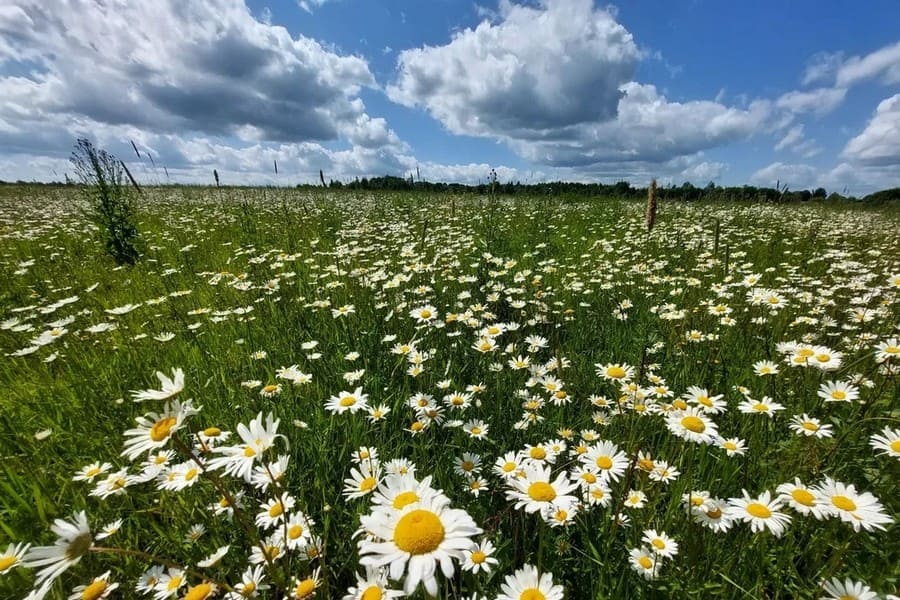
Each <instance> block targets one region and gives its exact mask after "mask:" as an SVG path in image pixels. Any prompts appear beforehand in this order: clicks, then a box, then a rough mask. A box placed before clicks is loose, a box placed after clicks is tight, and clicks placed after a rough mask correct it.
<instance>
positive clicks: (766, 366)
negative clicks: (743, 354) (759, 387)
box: [753, 360, 778, 377]
mask: <svg viewBox="0 0 900 600" xmlns="http://www.w3.org/2000/svg"><path fill="white" fill-rule="evenodd" d="M753 372H754V373H756V374H757V375H759V376H761V377H765V376H766V375H777V374H778V365H777V364H775V363H773V362H772V361H771V360H760V361H757V362H755V363H753Z"/></svg>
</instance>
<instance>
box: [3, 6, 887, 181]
mask: <svg viewBox="0 0 900 600" xmlns="http://www.w3.org/2000/svg"><path fill="white" fill-rule="evenodd" d="M897 23H900V4H898V3H897V2H896V0H883V1H882V0H867V1H866V2H861V3H855V4H854V5H853V7H852V9H851V8H849V5H845V4H844V3H838V2H821V1H820V0H815V1H812V0H793V1H791V2H783V1H781V0H757V1H755V2H721V1H719V0H675V1H663V0H635V1H630V2H621V3H620V4H600V3H598V2H592V1H591V0H500V1H499V2H497V1H496V0H483V1H480V2H471V1H464V0H427V1H422V0H382V1H375V0H246V2H245V1H244V0H208V1H206V2H200V1H199V0H197V1H193V0H191V1H190V2H186V1H182V0H152V1H148V0H141V1H137V0H12V2H9V1H8V0H7V2H4V3H3V4H2V5H0V179H4V180H15V179H25V180H31V179H37V180H61V179H62V178H63V174H64V173H65V172H67V171H68V172H71V167H70V166H69V164H68V162H67V157H68V156H69V153H70V151H71V148H72V145H73V143H74V141H75V139H76V138H77V137H79V136H82V135H88V136H89V137H91V138H92V139H93V140H94V141H95V142H96V143H97V144H99V145H100V146H102V147H104V148H107V149H109V150H111V151H112V152H114V153H116V154H117V155H118V156H120V157H121V158H124V159H125V160H126V161H128V162H129V163H130V164H131V165H132V170H133V172H135V174H136V175H137V176H138V178H139V179H141V180H143V181H145V182H148V183H152V182H161V183H165V182H166V181H172V182H175V181H178V182H209V181H211V173H212V169H213V168H215V169H217V170H218V171H219V174H220V175H221V177H222V179H223V181H224V182H225V183H232V184H237V183H274V184H280V185H289V184H294V183H300V182H313V181H315V180H316V179H318V172H319V169H322V170H324V172H325V174H326V177H328V178H338V179H343V180H347V179H352V178H354V177H357V176H367V175H368V176H371V175H384V174H391V175H400V176H404V175H408V174H409V173H411V172H414V171H415V170H416V168H417V167H418V169H419V172H420V174H421V177H422V178H424V179H429V180H443V181H463V182H477V181H483V180H484V179H485V178H486V176H487V174H488V172H489V171H490V169H491V168H495V169H496V170H497V172H498V174H499V176H500V179H501V180H503V181H507V180H520V181H523V182H526V181H529V182H533V181H543V180H554V179H567V180H579V181H598V180H599V181H602V182H605V183H612V182H615V181H618V180H622V179H625V180H628V181H631V182H633V183H635V184H643V183H646V182H647V181H648V180H649V179H650V178H651V177H657V178H658V179H660V180H662V181H663V182H667V183H668V182H671V183H675V184H681V183H682V182H684V181H691V182H693V183H694V184H696V185H701V186H702V185H706V183H708V182H709V181H715V182H716V183H719V184H723V185H730V184H744V183H753V184H757V185H769V186H773V185H774V184H775V182H776V181H781V182H782V183H787V184H788V185H790V186H791V188H792V189H799V188H803V187H814V186H819V185H821V186H824V187H826V188H827V189H828V190H829V191H848V192H850V193H854V194H865V193H867V192H870V191H873V190H875V189H880V188H884V187H892V186H900V31H898V29H897V27H896V24H897ZM132 141H133V142H134V143H135V144H136V145H137V147H138V148H139V149H140V151H141V153H142V157H144V158H142V159H141V160H139V159H138V157H137V156H135V154H134V151H133V150H132V148H131V142H132ZM146 156H152V158H153V162H152V163H151V162H150V160H149V159H147V158H146ZM273 161H277V162H278V168H279V173H278V175H276V174H275V173H274V169H273ZM163 167H165V168H166V170H167V171H168V179H167V177H166V175H165V172H164V170H163Z"/></svg>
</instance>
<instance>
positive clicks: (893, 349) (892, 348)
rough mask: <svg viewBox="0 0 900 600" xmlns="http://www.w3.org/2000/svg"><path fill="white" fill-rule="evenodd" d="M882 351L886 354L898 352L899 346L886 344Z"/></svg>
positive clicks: (899, 351)
mask: <svg viewBox="0 0 900 600" xmlns="http://www.w3.org/2000/svg"><path fill="white" fill-rule="evenodd" d="M884 351H885V352H887V353H888V354H900V346H888V347H887V348H885V349H884Z"/></svg>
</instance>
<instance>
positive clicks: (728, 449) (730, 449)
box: [718, 438, 747, 456]
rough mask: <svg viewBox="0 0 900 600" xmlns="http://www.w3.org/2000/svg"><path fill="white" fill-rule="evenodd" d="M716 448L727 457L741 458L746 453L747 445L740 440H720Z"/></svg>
mask: <svg viewBox="0 0 900 600" xmlns="http://www.w3.org/2000/svg"><path fill="white" fill-rule="evenodd" d="M718 446H719V448H721V449H722V450H724V451H725V454H727V455H728V456H743V455H744V453H745V452H746V451H747V443H746V442H745V441H744V440H742V439H740V438H720V439H719V442H718Z"/></svg>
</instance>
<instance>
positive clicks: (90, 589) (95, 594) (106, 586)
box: [69, 571, 119, 600]
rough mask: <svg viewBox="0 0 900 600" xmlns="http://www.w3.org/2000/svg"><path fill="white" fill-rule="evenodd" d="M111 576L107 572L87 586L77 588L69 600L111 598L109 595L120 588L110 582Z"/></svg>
mask: <svg viewBox="0 0 900 600" xmlns="http://www.w3.org/2000/svg"><path fill="white" fill-rule="evenodd" d="M109 574H110V571H107V572H106V573H104V574H103V575H100V576H99V577H94V578H93V579H92V580H91V582H90V583H88V584H86V585H79V586H76V587H75V588H74V589H73V590H72V594H71V595H70V596H69V600H84V599H85V598H90V600H101V599H102V598H109V595H110V594H111V593H112V592H113V590H115V589H116V588H118V587H119V584H118V583H110V582H109Z"/></svg>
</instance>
